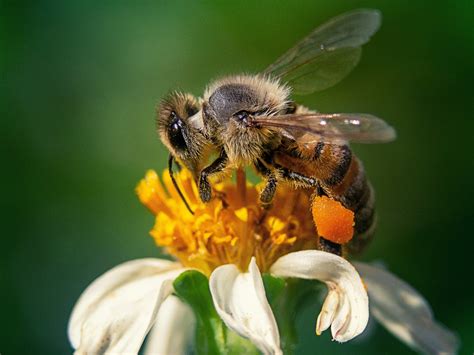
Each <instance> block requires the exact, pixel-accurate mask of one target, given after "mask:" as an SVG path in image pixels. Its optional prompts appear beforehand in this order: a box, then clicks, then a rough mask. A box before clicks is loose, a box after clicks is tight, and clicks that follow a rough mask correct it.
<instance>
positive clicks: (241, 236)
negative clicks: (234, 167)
mask: <svg viewBox="0 0 474 355" xmlns="http://www.w3.org/2000/svg"><path fill="white" fill-rule="evenodd" d="M176 179H177V181H178V185H179V186H180V188H181V191H182V192H183V194H184V196H185V198H186V199H187V201H188V202H189V204H190V206H191V208H192V210H193V211H194V215H192V214H191V213H190V212H189V211H188V210H187V209H186V206H185V204H184V203H183V201H182V200H181V199H180V197H179V195H178V192H177V191H176V189H175V188H174V186H173V184H172V182H171V179H170V177H169V174H168V172H167V171H165V172H164V173H163V176H162V181H163V183H162V182H161V181H160V179H159V177H158V175H157V174H156V172H155V171H153V170H150V171H148V172H147V173H146V176H145V178H144V179H142V180H141V181H140V183H139V184H138V186H137V194H138V197H139V199H140V201H141V202H142V203H143V204H144V205H145V206H146V207H148V208H149V209H150V211H151V212H152V213H153V214H154V215H155V216H156V220H155V225H154V227H153V229H152V230H151V231H150V234H151V236H152V237H153V238H154V240H155V242H156V244H157V245H158V246H160V247H164V248H166V251H167V252H168V253H169V254H171V255H173V256H175V257H176V258H177V259H178V260H179V261H180V262H181V263H182V264H183V265H184V266H187V267H192V268H196V269H199V270H200V271H202V272H204V273H205V274H208V275H209V274H210V273H211V272H212V270H214V269H215V268H216V267H218V266H219V265H223V264H235V265H237V266H238V267H239V268H240V269H241V270H242V271H244V270H246V268H247V266H248V264H249V262H250V259H251V257H252V256H255V257H256V260H257V264H258V266H259V268H260V270H261V271H262V272H265V271H267V270H268V268H269V267H270V266H271V265H272V264H273V263H274V262H275V261H276V259H278V258H279V257H280V256H282V255H285V254H287V253H290V252H293V251H297V250H303V249H317V245H318V236H317V233H316V229H315V227H314V224H313V219H312V216H311V202H310V193H311V192H310V191H306V190H303V189H298V190H297V189H294V188H291V187H285V186H279V187H278V190H277V193H276V196H275V198H274V201H273V205H272V207H271V208H269V209H263V208H262V207H261V206H260V204H259V191H260V189H261V188H262V186H261V185H257V186H254V185H252V184H250V183H248V182H246V180H245V175H244V173H243V172H238V173H237V179H236V180H237V182H236V183H233V182H231V181H226V182H223V183H218V184H214V185H213V192H214V198H213V199H212V200H211V202H209V203H202V202H201V200H200V198H199V192H198V188H197V186H196V183H195V182H194V180H193V178H192V176H191V174H190V172H189V171H187V170H185V169H183V170H182V171H181V172H180V173H178V174H177V175H176Z"/></svg>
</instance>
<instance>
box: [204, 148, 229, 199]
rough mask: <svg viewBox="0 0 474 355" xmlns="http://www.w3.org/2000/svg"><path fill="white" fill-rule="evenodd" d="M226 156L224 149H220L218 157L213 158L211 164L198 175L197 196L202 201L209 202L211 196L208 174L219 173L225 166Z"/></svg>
mask: <svg viewBox="0 0 474 355" xmlns="http://www.w3.org/2000/svg"><path fill="white" fill-rule="evenodd" d="M227 162H228V158H227V154H226V153H225V151H224V150H222V151H221V154H220V155H219V157H218V158H217V159H216V160H214V161H213V162H212V163H211V165H209V166H207V167H206V168H204V169H203V170H202V171H201V173H200V175H199V197H201V200H202V201H203V202H209V201H210V200H211V197H212V191H211V184H210V183H209V176H210V175H213V174H216V173H219V172H221V171H222V170H224V168H225V167H226V166H227Z"/></svg>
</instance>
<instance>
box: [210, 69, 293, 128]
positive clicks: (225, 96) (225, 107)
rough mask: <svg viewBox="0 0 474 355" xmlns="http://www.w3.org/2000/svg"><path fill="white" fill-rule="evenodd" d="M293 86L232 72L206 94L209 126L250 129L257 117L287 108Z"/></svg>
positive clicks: (211, 86)
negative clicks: (289, 88)
mask: <svg viewBox="0 0 474 355" xmlns="http://www.w3.org/2000/svg"><path fill="white" fill-rule="evenodd" d="M288 96H289V90H288V89H287V88H286V87H285V86H283V85H280V84H279V83H278V82H277V81H275V80H271V79H269V78H267V77H263V76H232V77H228V78H224V79H222V80H219V81H217V82H215V83H213V84H211V85H210V87H209V88H208V89H207V90H206V94H205V95H204V104H203V112H204V114H203V116H204V117H203V119H204V125H205V126H207V127H206V129H207V130H209V127H211V130H212V126H217V127H219V126H221V127H222V126H229V125H230V126H232V127H235V128H236V129H239V128H240V129H246V128H250V127H251V126H252V122H251V121H252V119H253V117H256V116H260V115H274V114H277V113H279V112H281V111H282V110H284V109H285V108H286V105H287V102H288Z"/></svg>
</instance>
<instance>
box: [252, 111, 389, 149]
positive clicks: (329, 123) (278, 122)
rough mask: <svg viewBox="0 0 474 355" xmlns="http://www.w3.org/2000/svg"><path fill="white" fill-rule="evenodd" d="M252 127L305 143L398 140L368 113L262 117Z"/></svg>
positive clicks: (387, 128) (256, 119) (387, 126)
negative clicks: (278, 131)
mask: <svg viewBox="0 0 474 355" xmlns="http://www.w3.org/2000/svg"><path fill="white" fill-rule="evenodd" d="M252 124H254V125H257V126H260V127H276V128H280V129H282V132H283V134H284V135H285V136H287V137H288V138H290V139H294V140H297V141H298V142H301V143H312V142H319V141H323V142H326V143H333V144H345V143H346V142H347V141H352V142H358V143H384V142H390V141H392V140H394V139H395V137H396V133H395V130H394V129H393V128H392V127H391V126H390V125H388V124H387V123H386V122H385V121H383V120H382V119H380V118H378V117H375V116H372V115H369V114H365V113H308V114H291V115H279V116H259V117H257V118H254V119H253V121H252Z"/></svg>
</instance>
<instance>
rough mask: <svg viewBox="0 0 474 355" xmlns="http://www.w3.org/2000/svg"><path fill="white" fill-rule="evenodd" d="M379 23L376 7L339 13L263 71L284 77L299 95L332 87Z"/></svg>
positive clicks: (353, 62) (344, 73) (349, 68)
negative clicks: (374, 8)
mask: <svg viewBox="0 0 474 355" xmlns="http://www.w3.org/2000/svg"><path fill="white" fill-rule="evenodd" d="M380 23H381V15H380V12H379V11H377V10H368V9H360V10H355V11H351V12H347V13H345V14H342V15H340V16H337V17H335V18H333V19H331V20H329V21H328V22H326V23H325V24H323V25H321V26H320V27H318V28H316V29H315V30H313V32H311V33H310V34H309V35H308V36H307V37H305V38H303V40H301V41H300V42H298V43H297V44H296V45H295V46H294V47H293V48H291V49H290V50H288V51H287V52H286V53H285V54H283V55H282V56H281V57H280V58H278V59H277V61H276V62H275V63H273V64H272V65H270V66H269V67H268V68H267V69H265V71H264V73H265V74H269V75H271V76H275V77H278V78H281V79H282V80H283V81H284V82H286V83H288V85H289V86H290V87H291V88H292V89H293V91H294V92H295V93H297V94H310V93H312V92H315V91H320V90H324V89H326V88H329V87H331V86H333V85H335V84H337V83H338V82H339V81H341V80H342V79H343V78H344V77H345V76H347V75H348V74H349V73H350V71H351V70H352V69H353V68H354V67H355V66H356V65H357V63H358V62H359V58H360V55H361V50H362V49H361V46H362V45H363V44H365V43H367V42H368V41H369V39H370V37H371V36H372V35H373V34H374V33H375V32H377V30H378V29H379V27H380Z"/></svg>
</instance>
